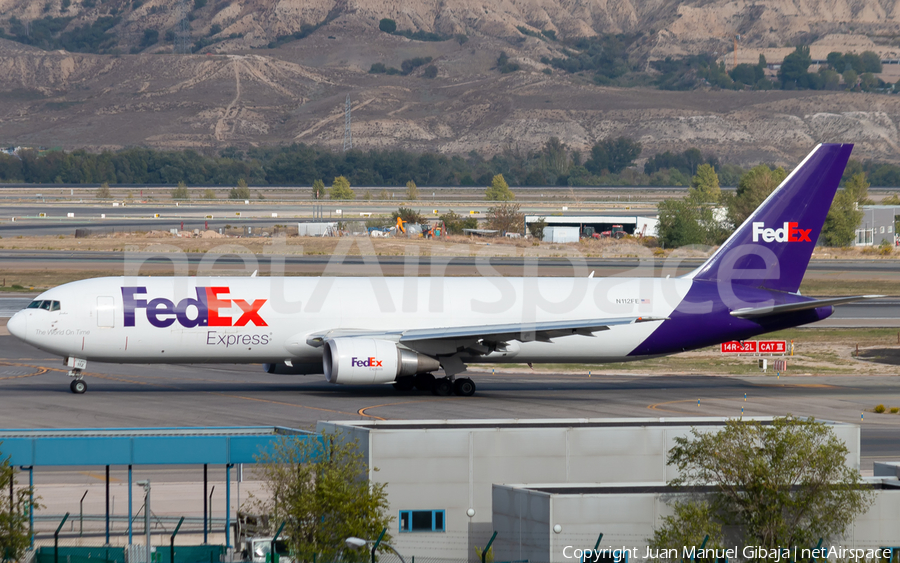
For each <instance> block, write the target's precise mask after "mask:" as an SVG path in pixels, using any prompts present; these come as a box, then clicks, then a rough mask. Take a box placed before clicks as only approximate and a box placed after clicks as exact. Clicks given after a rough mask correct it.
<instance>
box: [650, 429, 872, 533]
mask: <svg viewBox="0 0 900 563" xmlns="http://www.w3.org/2000/svg"><path fill="white" fill-rule="evenodd" d="M848 453H849V450H848V449H847V447H846V446H845V445H844V443H843V442H841V441H840V440H839V439H838V438H837V437H836V436H835V435H834V434H833V433H832V431H831V429H830V428H829V427H828V426H827V425H826V424H823V423H821V422H816V421H815V420H812V419H804V420H797V419H793V418H792V417H790V416H788V417H783V418H776V419H774V420H773V421H772V422H771V424H762V423H760V422H759V421H752V420H730V421H728V423H727V424H726V425H725V428H723V429H722V430H720V431H719V432H715V433H713V432H705V431H698V430H697V429H696V428H694V429H692V430H691V435H690V436H683V437H679V438H675V446H674V447H673V448H672V449H671V450H669V457H668V464H669V465H672V466H674V467H676V468H677V469H678V473H679V475H680V477H679V478H677V479H675V480H673V481H671V482H670V485H673V486H676V487H680V486H706V485H711V486H712V487H713V488H714V492H713V493H712V494H711V495H710V499H709V500H710V511H709V515H710V517H711V518H710V519H711V520H713V521H716V522H718V523H720V524H722V525H725V526H734V527H735V528H736V530H737V531H739V532H740V533H741V534H742V535H743V540H744V542H745V544H746V545H755V546H760V547H763V548H766V549H773V548H788V549H790V548H792V547H794V546H798V547H804V548H808V547H810V546H814V545H816V543H817V542H818V541H819V538H825V539H826V540H829V539H830V538H833V537H835V536H838V535H841V534H843V533H844V531H845V530H846V529H847V527H848V526H849V525H850V524H851V523H852V522H853V520H854V519H855V518H856V517H857V516H858V515H860V514H862V513H864V512H865V511H866V510H867V509H868V507H869V505H870V503H871V500H872V493H871V492H870V491H868V490H866V489H864V488H863V483H862V480H861V478H860V475H859V471H857V470H856V469H854V468H852V467H849V466H847V465H846V458H847V454H848Z"/></svg>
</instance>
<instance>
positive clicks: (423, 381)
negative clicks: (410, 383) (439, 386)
mask: <svg viewBox="0 0 900 563" xmlns="http://www.w3.org/2000/svg"><path fill="white" fill-rule="evenodd" d="M415 377H416V383H415V386H416V389H418V390H419V391H431V389H432V388H434V376H433V375H431V374H430V373H420V374H418V375H416V376H415Z"/></svg>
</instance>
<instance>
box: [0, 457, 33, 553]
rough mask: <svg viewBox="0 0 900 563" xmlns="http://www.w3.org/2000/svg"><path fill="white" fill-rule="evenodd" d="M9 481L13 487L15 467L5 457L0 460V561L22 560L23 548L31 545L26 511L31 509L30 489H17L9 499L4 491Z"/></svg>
mask: <svg viewBox="0 0 900 563" xmlns="http://www.w3.org/2000/svg"><path fill="white" fill-rule="evenodd" d="M10 482H12V485H13V487H14V488H15V486H16V471H15V467H13V466H11V465H10V463H9V458H6V459H4V460H3V461H2V462H0V491H4V493H3V494H2V495H0V561H19V560H22V559H23V558H24V557H25V550H26V549H28V546H30V545H31V535H30V533H29V529H28V513H29V511H30V510H31V509H32V506H31V501H30V495H31V489H18V490H16V492H15V494H14V495H13V498H12V499H10V497H9V495H8V494H7V493H6V491H9V490H10ZM10 500H12V505H10ZM35 508H36V506H35Z"/></svg>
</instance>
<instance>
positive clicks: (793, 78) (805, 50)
mask: <svg viewBox="0 0 900 563" xmlns="http://www.w3.org/2000/svg"><path fill="white" fill-rule="evenodd" d="M810 64H812V57H811V56H810V55H809V46H807V45H798V46H797V48H796V49H794V52H793V53H791V54H789V55H788V56H786V57H785V58H784V61H782V63H781V68H780V69H778V80H780V81H781V85H782V88H786V89H793V88H807V87H808V84H809V72H807V69H809V65H810Z"/></svg>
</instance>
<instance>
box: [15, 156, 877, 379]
mask: <svg viewBox="0 0 900 563" xmlns="http://www.w3.org/2000/svg"><path fill="white" fill-rule="evenodd" d="M851 150H852V145H819V146H817V147H816V148H815V149H814V150H813V151H812V152H811V153H810V154H809V156H807V157H806V159H805V160H804V161H803V162H802V163H801V164H800V165H799V166H798V167H797V168H796V169H795V170H794V171H793V172H792V173H791V174H790V176H788V178H787V179H785V181H784V182H783V183H782V184H781V186H779V187H778V189H776V190H775V191H774V192H773V193H772V195H771V196H770V197H769V198H768V199H766V201H764V202H763V203H762V204H761V205H760V207H759V209H757V210H756V212H755V213H754V214H753V215H752V216H751V217H750V218H749V219H747V221H746V222H745V223H744V224H743V225H741V226H740V227H739V228H738V229H737V230H736V231H735V232H734V234H733V235H732V236H731V237H730V238H729V239H728V240H727V241H726V242H725V243H724V244H723V245H722V246H721V247H720V248H719V249H718V251H717V252H716V253H715V254H714V255H713V256H712V257H710V258H709V260H707V261H706V263H704V264H703V265H702V266H701V267H700V268H698V269H697V270H695V271H694V272H692V273H690V274H688V275H686V276H683V277H678V278H668V277H667V278H665V279H652V278H633V279H629V278H605V279H593V278H588V277H582V278H502V277H478V278H383V277H373V278H325V277H323V278H262V277H249V278H248V277H241V278H238V277H221V278H216V277H212V278H193V277H173V278H160V277H155V278H144V277H133V278H127V277H123V278H98V279H88V280H83V281H78V282H73V283H68V284H65V285H62V286H60V287H56V288H54V289H50V290H48V291H46V292H44V293H42V294H41V295H39V296H38V297H37V298H36V299H35V300H34V301H33V302H32V303H31V304H30V305H29V306H28V308H26V309H24V310H22V311H20V312H18V313H16V315H15V316H13V318H12V319H10V321H9V323H8V325H7V326H8V329H9V331H10V333H11V334H13V335H14V336H15V337H16V338H19V339H21V340H23V341H25V342H27V343H29V344H31V345H33V346H36V347H37V348H40V349H41V350H45V351H47V352H50V353H52V354H58V355H60V356H62V357H63V358H65V360H64V363H65V364H66V365H67V366H69V367H70V368H71V371H70V372H69V375H70V376H72V377H73V378H74V379H73V381H72V383H71V389H72V391H73V392H74V393H84V392H85V390H86V389H87V386H86V384H85V382H84V379H83V376H84V374H83V371H84V369H85V368H86V366H87V362H88V361H98V362H115V363H213V362H219V363H224V362H227V363H264V364H266V369H267V370H270V371H272V370H273V369H274V366H276V365H277V364H285V365H287V366H290V368H291V369H292V370H293V371H294V372H295V373H309V374H314V373H324V375H325V378H326V379H327V380H328V381H329V382H331V383H336V384H356V385H359V384H376V383H382V384H383V383H393V384H394V386H395V387H396V388H398V389H401V390H404V389H411V388H412V387H413V386H415V387H418V388H420V389H423V390H426V389H430V390H432V391H433V392H434V393H435V394H438V395H448V394H450V393H456V394H458V395H464V396H468V395H472V394H473V393H474V392H475V384H474V383H473V382H472V380H471V379H469V378H464V377H456V376H457V375H459V374H461V373H462V372H464V371H465V369H466V364H467V363H469V362H516V363H539V362H577V363H587V362H591V363H593V362H620V361H627V360H638V359H641V358H647V357H654V356H662V355H666V354H673V353H677V352H681V351H684V350H690V349H696V348H701V347H704V346H709V345H713V344H717V343H720V342H726V341H731V340H744V339H747V338H750V337H753V336H756V335H759V334H762V333H766V332H770V331H774V330H779V329H783V328H788V327H793V326H798V325H802V324H807V323H811V322H815V321H818V320H820V319H824V318H825V317H828V316H829V315H830V314H831V313H832V311H833V309H832V305H836V304H839V303H845V302H848V301H853V300H858V299H864V298H867V297H874V296H857V297H844V298H838V299H825V300H820V301H817V300H813V299H809V298H806V297H802V296H801V295H799V293H798V289H799V287H800V282H801V280H802V279H803V274H804V273H805V271H806V267H807V265H808V263H809V260H810V256H811V254H812V251H813V247H814V246H815V243H816V240H817V238H818V236H819V233H820V231H821V229H822V225H823V223H824V220H825V216H826V214H827V213H828V209H829V207H830V204H831V201H832V199H833V198H834V194H835V190H836V189H837V186H838V183H839V181H840V178H841V175H842V173H843V171H844V167H845V165H846V163H847V159H848V158H849V156H850V151H851ZM440 368H443V370H444V373H445V376H444V377H441V378H435V377H434V375H433V374H432V372H434V371H437V370H438V369H440Z"/></svg>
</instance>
